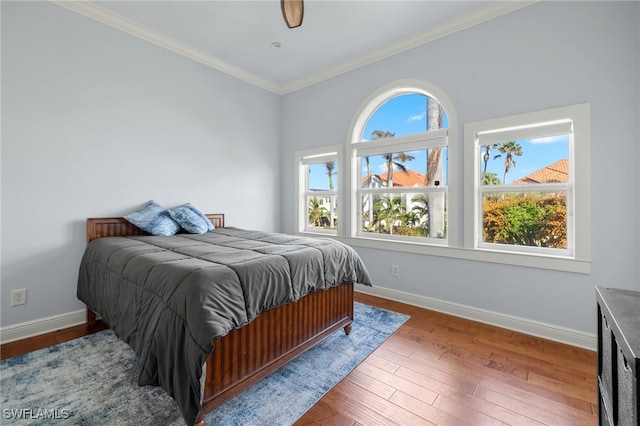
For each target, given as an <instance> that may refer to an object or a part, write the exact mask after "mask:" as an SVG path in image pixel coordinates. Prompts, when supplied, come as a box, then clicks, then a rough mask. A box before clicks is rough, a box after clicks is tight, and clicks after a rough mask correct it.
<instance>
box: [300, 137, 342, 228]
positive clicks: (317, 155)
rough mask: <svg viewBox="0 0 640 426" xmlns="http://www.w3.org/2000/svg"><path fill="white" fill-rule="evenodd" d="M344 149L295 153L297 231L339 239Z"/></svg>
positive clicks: (330, 148) (337, 147)
mask: <svg viewBox="0 0 640 426" xmlns="http://www.w3.org/2000/svg"><path fill="white" fill-rule="evenodd" d="M341 149H342V147H341V146H339V145H338V146H333V147H325V148H322V149H319V150H307V151H300V152H298V153H296V164H297V170H298V180H297V182H298V185H297V186H298V187H297V194H298V203H297V205H298V211H297V213H296V219H297V222H298V223H297V229H298V231H300V232H313V233H322V234H332V235H337V229H338V218H339V212H338V197H339V190H338V188H339V186H340V169H339V167H340V163H341V162H340V161H339V160H340V158H341V155H340V150H341Z"/></svg>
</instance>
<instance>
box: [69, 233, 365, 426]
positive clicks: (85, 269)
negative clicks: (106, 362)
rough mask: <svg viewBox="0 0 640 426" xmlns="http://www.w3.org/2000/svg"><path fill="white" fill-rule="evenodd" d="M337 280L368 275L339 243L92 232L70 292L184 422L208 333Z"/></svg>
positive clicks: (194, 400)
mask: <svg viewBox="0 0 640 426" xmlns="http://www.w3.org/2000/svg"><path fill="white" fill-rule="evenodd" d="M344 282H357V283H362V284H370V278H369V275H368V272H367V270H366V268H365V266H364V265H363V263H362V261H361V260H360V258H359V257H358V255H357V254H356V253H355V251H353V249H351V248H350V247H348V246H346V245H344V244H341V243H338V242H335V241H333V240H329V239H318V238H303V237H297V236H291V235H284V234H274V233H267V232H258V231H246V230H242V229H237V228H221V229H216V230H214V231H212V232H209V233H206V234H201V235H192V234H179V235H176V236H174V237H154V236H131V237H110V238H100V239H97V240H94V241H92V242H91V243H90V244H89V245H88V246H87V248H86V251H85V254H84V256H83V258H82V263H81V265H80V271H79V277H78V288H77V294H78V298H79V299H80V300H82V301H83V302H84V303H86V304H87V306H88V307H89V308H90V309H92V310H94V311H96V312H98V313H99V314H100V315H101V316H102V317H103V318H104V319H105V321H107V322H108V323H109V324H110V325H111V327H112V328H113V330H114V332H115V333H116V335H118V336H119V337H120V338H121V339H123V340H124V341H125V342H127V343H128V344H129V345H130V346H131V347H132V348H133V349H134V350H135V352H136V353H137V356H138V359H139V361H140V370H139V377H138V382H139V384H140V385H160V386H162V387H163V388H164V389H165V390H166V391H167V393H168V394H169V395H171V396H172V397H173V398H174V399H175V400H176V402H177V403H178V406H179V407H180V409H181V410H182V413H183V416H184V418H185V420H186V422H187V424H193V423H194V421H195V419H196V416H197V414H198V411H199V409H200V393H201V387H200V376H201V374H202V369H203V363H204V361H205V360H206V358H207V357H208V356H209V354H210V353H211V351H212V350H213V346H214V340H215V339H216V338H218V337H220V336H224V335H225V334H226V333H228V332H229V331H230V330H231V329H233V328H237V327H241V326H243V325H245V324H247V323H249V322H250V321H252V320H253V319H254V318H255V317H256V316H257V315H258V314H260V312H262V311H264V310H267V309H270V308H273V307H276V306H279V305H282V304H285V303H288V302H292V301H295V300H297V299H299V298H300V297H301V296H304V295H305V294H307V293H309V292H312V291H315V290H320V289H324V288H327V287H330V286H335V285H339V284H341V283H344Z"/></svg>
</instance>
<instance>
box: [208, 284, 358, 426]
mask: <svg viewBox="0 0 640 426" xmlns="http://www.w3.org/2000/svg"><path fill="white" fill-rule="evenodd" d="M352 321H353V283H347V284H343V285H340V286H337V287H332V288H329V289H327V290H321V291H317V292H314V293H311V294H308V295H307V296H305V297H303V298H301V299H300V300H299V301H298V302H296V303H289V304H287V305H283V306H280V307H277V308H274V309H271V310H269V311H266V312H263V313H262V314H260V315H259V316H258V317H257V318H256V319H255V320H254V321H253V322H251V323H249V324H247V325H245V326H244V327H241V328H239V329H235V330H232V331H231V332H230V333H228V334H227V335H226V336H224V337H222V338H220V339H218V340H216V343H215V347H214V350H213V353H212V354H211V356H210V357H209V358H208V359H207V373H206V379H205V388H204V394H203V404H202V409H201V410H200V413H199V415H198V421H197V422H196V424H204V417H205V415H206V414H208V413H210V412H212V411H214V410H215V409H216V408H217V407H219V406H221V405H222V404H224V403H225V402H227V401H228V400H230V399H231V398H233V397H234V396H236V395H238V394H240V393H242V392H243V391H244V390H246V389H247V388H249V387H250V386H251V385H253V384H255V383H256V382H258V381H260V380H261V379H263V378H264V377H266V376H267V375H269V374H270V373H272V372H274V371H276V370H277V369H278V368H280V367H281V366H283V365H284V364H286V363H287V362H289V361H290V360H292V359H293V358H295V357H296V356H298V355H300V354H301V353H302V352H304V351H306V350H307V349H309V348H311V347H312V346H314V345H315V344H317V343H319V342H320V341H321V340H323V339H324V338H325V337H327V336H329V335H330V334H332V333H334V332H335V331H336V330H339V329H340V328H344V330H345V332H346V333H347V334H349V332H350V331H351V322H352Z"/></svg>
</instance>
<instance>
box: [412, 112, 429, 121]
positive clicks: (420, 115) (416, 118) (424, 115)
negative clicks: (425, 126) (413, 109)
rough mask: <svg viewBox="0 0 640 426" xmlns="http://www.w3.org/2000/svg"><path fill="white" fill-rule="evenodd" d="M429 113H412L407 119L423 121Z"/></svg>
mask: <svg viewBox="0 0 640 426" xmlns="http://www.w3.org/2000/svg"><path fill="white" fill-rule="evenodd" d="M426 115H427V113H426V112H421V113H420V114H418V115H412V116H410V117H409V118H408V119H407V121H421V120H424V118H425V117H426Z"/></svg>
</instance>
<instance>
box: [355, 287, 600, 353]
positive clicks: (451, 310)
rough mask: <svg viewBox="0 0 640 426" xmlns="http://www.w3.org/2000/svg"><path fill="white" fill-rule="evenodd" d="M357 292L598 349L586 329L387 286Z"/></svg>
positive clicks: (569, 343) (593, 349)
mask: <svg viewBox="0 0 640 426" xmlns="http://www.w3.org/2000/svg"><path fill="white" fill-rule="evenodd" d="M356 291H358V292H360V293H365V294H369V295H372V296H378V297H383V298H385V299H389V300H394V301H396V302H402V303H406V304H407V305H413V306H418V307H420V308H425V309H430V310H433V311H438V312H442V313H445V314H449V315H454V316H457V317H461V318H466V319H470V320H473V321H478V322H481V323H485V324H490V325H495V326H496V327H501V328H506V329H509V330H514V331H518V332H521V333H526V334H530V335H532V336H537V337H542V338H544V339H548V340H553V341H556V342H561V343H566V344H568V345H572V346H577V347H579V348H584V349H589V350H592V351H595V350H596V348H597V342H598V340H597V336H596V335H595V334H593V333H585V332H583V331H578V330H573V329H570V328H565V327H559V326H555V325H552V324H546V323H543V322H539V321H533V320H528V319H525V318H519V317H514V316H511V315H505V314H501V313H498V312H493V311H488V310H484V309H479V308H474V307H471V306H466V305H461V304H458V303H452V302H447V301H444V300H439V299H433V298H431V297H426V296H420V295H416V294H412V293H406V292H402V291H398V290H392V289H389V288H384V287H377V286H376V287H367V286H363V285H360V284H357V285H356Z"/></svg>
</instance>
